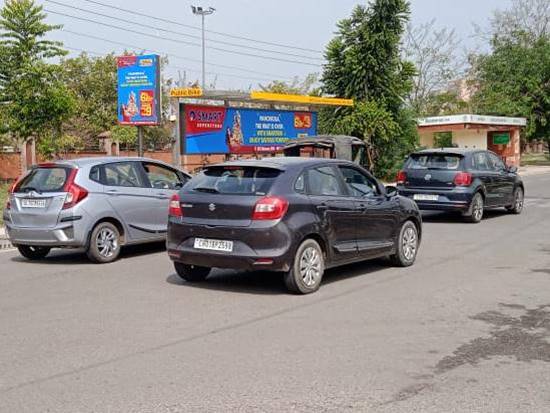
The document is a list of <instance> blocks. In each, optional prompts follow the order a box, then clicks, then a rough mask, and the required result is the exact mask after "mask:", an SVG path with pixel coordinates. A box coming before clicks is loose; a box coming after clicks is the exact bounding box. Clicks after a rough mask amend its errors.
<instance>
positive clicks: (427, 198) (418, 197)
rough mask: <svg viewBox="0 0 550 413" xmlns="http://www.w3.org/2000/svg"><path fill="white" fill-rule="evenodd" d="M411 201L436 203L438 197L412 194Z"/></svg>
mask: <svg viewBox="0 0 550 413" xmlns="http://www.w3.org/2000/svg"><path fill="white" fill-rule="evenodd" d="M413 199H414V200H415V201H437V200H438V199H439V195H430V194H414V195H413Z"/></svg>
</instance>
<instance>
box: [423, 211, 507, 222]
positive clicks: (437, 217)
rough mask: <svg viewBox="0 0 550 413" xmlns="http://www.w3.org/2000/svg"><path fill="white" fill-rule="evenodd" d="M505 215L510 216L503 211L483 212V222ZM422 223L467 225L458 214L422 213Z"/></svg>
mask: <svg viewBox="0 0 550 413" xmlns="http://www.w3.org/2000/svg"><path fill="white" fill-rule="evenodd" d="M505 215H510V214H509V213H508V212H507V211H506V210H505V209H489V210H486V211H484V212H483V220H490V219H495V218H500V217H502V216H505ZM422 221H423V222H430V223H443V224H462V225H468V224H469V222H466V221H465V220H464V218H463V217H462V215H461V214H460V213H459V212H439V211H423V212H422ZM482 222H483V221H482Z"/></svg>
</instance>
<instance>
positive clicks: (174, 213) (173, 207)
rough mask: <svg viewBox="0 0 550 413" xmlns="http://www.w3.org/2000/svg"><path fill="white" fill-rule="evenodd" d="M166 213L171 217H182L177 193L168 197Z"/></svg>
mask: <svg viewBox="0 0 550 413" xmlns="http://www.w3.org/2000/svg"><path fill="white" fill-rule="evenodd" d="M168 215H169V216H171V217H182V216H183V211H182V210H181V205H180V197H179V195H178V194H174V195H172V198H170V204H169V206H168Z"/></svg>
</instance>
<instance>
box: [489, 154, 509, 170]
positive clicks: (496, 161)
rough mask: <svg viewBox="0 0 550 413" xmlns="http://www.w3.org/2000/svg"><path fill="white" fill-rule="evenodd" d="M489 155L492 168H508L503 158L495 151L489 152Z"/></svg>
mask: <svg viewBox="0 0 550 413" xmlns="http://www.w3.org/2000/svg"><path fill="white" fill-rule="evenodd" d="M487 155H488V156H489V167H491V169H493V170H495V171H499V172H500V171H502V170H503V169H506V168H505V166H504V162H502V159H500V158H499V157H498V156H496V155H495V154H494V153H491V152H488V153H487Z"/></svg>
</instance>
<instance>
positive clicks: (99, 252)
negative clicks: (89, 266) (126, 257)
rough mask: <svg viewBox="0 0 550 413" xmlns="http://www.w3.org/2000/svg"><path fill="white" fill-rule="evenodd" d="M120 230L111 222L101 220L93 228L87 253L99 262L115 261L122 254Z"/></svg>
mask: <svg viewBox="0 0 550 413" xmlns="http://www.w3.org/2000/svg"><path fill="white" fill-rule="evenodd" d="M120 248H121V247H120V232H119V230H118V228H117V227H116V226H114V225H113V224H111V223H110V222H100V223H99V224H97V225H96V226H95V227H94V229H93V230H92V234H91V236H90V245H89V246H88V251H87V252H86V255H88V258H89V259H90V260H91V261H92V262H95V263H98V264H106V263H108V262H113V261H115V260H116V259H117V258H118V256H119V255H120Z"/></svg>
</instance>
